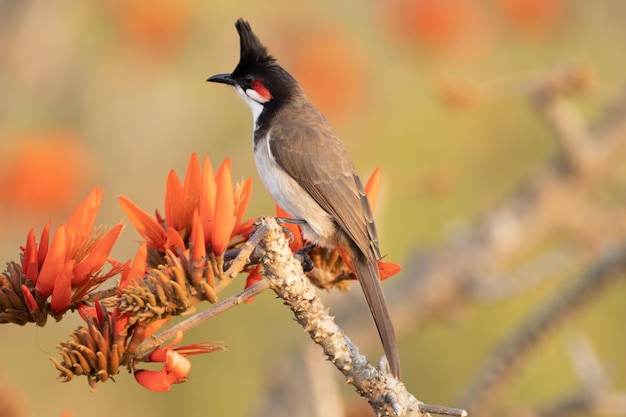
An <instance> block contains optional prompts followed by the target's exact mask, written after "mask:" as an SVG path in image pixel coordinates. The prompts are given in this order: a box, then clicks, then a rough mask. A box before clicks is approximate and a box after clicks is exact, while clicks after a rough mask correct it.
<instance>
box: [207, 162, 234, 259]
mask: <svg viewBox="0 0 626 417" xmlns="http://www.w3.org/2000/svg"><path fill="white" fill-rule="evenodd" d="M215 181H216V184H217V192H216V195H215V216H214V221H213V230H212V236H211V242H212V245H213V252H214V253H215V254H216V255H221V254H222V253H224V251H225V250H226V248H227V247H228V242H229V241H230V236H231V233H232V231H233V226H234V225H235V217H234V215H235V201H234V191H233V181H232V176H231V173H230V158H228V159H226V160H225V161H224V162H223V163H222V165H221V166H220V167H219V169H218V170H217V174H216V175H215Z"/></svg>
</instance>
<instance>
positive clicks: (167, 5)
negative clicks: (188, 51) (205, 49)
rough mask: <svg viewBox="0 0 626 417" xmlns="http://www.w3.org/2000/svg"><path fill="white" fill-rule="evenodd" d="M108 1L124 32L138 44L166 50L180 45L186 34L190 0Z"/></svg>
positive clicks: (157, 49) (148, 47) (153, 49)
mask: <svg viewBox="0 0 626 417" xmlns="http://www.w3.org/2000/svg"><path fill="white" fill-rule="evenodd" d="M109 4H110V5H111V7H110V10H111V13H112V14H113V17H114V18H115V19H116V20H117V22H118V24H119V27H120V29H121V31H122V33H123V35H124V36H125V37H126V38H127V39H128V40H130V41H131V42H132V43H133V44H135V45H137V46H139V47H142V48H146V49H150V50H152V51H156V52H163V51H165V50H168V49H169V48H172V47H176V46H178V45H179V44H180V43H181V41H182V40H183V39H184V37H185V35H186V33H187V28H188V26H189V25H188V24H189V16H190V14H191V10H190V8H191V4H190V2H189V1H188V0H159V1H153V0H132V1H128V0H111V1H109Z"/></svg>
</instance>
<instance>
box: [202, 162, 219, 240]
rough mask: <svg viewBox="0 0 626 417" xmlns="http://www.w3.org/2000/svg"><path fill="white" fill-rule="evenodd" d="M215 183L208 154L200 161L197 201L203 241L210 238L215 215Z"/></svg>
mask: <svg viewBox="0 0 626 417" xmlns="http://www.w3.org/2000/svg"><path fill="white" fill-rule="evenodd" d="M216 192H217V184H216V183H215V175H214V174H213V166H212V165H211V160H210V159H209V157H208V156H205V157H204V161H203V162H202V190H201V193H200V201H199V202H198V214H200V217H201V218H202V220H204V241H205V242H209V241H210V240H211V230H212V226H213V223H212V222H213V216H214V215H215V194H216Z"/></svg>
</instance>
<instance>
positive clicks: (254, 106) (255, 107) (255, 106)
mask: <svg viewBox="0 0 626 417" xmlns="http://www.w3.org/2000/svg"><path fill="white" fill-rule="evenodd" d="M235 91H236V92H237V95H238V96H239V97H241V99H242V100H243V101H244V103H246V104H247V105H248V107H250V110H251V111H252V117H253V119H254V125H255V126H256V120H257V118H258V117H259V115H260V114H261V112H262V111H263V104H261V103H260V102H258V101H256V100H254V99H253V98H252V97H250V96H249V95H248V93H247V92H248V91H251V90H249V89H248V90H246V91H243V88H241V87H240V86H238V85H237V86H235ZM252 91H254V90H252Z"/></svg>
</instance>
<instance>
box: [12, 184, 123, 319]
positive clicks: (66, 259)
mask: <svg viewBox="0 0 626 417" xmlns="http://www.w3.org/2000/svg"><path fill="white" fill-rule="evenodd" d="M102 193H103V192H102V191H101V190H99V189H98V188H97V187H96V188H94V189H93V190H92V191H91V193H90V194H89V196H88V197H87V198H86V199H85V200H84V201H83V202H82V203H81V204H79V206H78V207H77V208H76V209H75V210H74V212H73V213H72V215H71V216H70V218H69V220H68V221H67V223H66V224H63V225H61V226H59V227H58V228H57V229H56V231H55V232H54V234H53V236H52V239H51V240H50V237H49V236H50V223H48V224H47V225H46V226H45V227H44V229H43V232H42V233H41V239H40V243H39V245H37V242H36V240H35V234H34V230H33V229H31V230H30V231H29V232H28V235H27V237H26V245H25V246H24V247H22V253H23V257H22V259H23V260H22V265H21V268H20V269H21V270H19V271H16V270H15V269H13V270H7V271H6V272H5V273H4V274H3V275H4V276H5V277H6V278H8V281H10V282H11V287H12V288H11V289H8V288H7V291H10V292H12V293H15V291H16V289H17V288H19V293H18V294H16V295H17V296H18V297H20V298H21V299H22V302H23V303H24V305H25V307H26V308H27V313H28V314H29V315H30V318H29V319H27V320H26V321H35V322H37V324H39V325H41V326H43V325H44V324H45V316H46V315H47V313H48V310H49V311H50V312H51V313H52V314H53V315H54V316H55V317H56V318H57V319H59V318H60V316H61V315H62V314H63V313H64V312H65V311H67V310H68V309H69V308H71V307H72V306H74V305H75V303H76V302H77V301H78V300H81V299H82V298H83V297H84V296H85V295H87V294H88V293H89V292H91V291H92V290H93V289H95V288H97V287H98V286H99V285H100V284H102V283H103V282H104V281H106V280H107V279H109V278H110V277H112V276H114V275H116V274H118V273H119V272H120V271H121V268H122V265H121V264H120V263H119V262H117V261H115V260H112V259H109V252H110V251H111V249H112V247H113V244H114V243H115V241H116V240H117V238H118V237H119V235H120V233H121V231H122V228H123V226H122V224H121V223H119V224H117V225H115V226H114V227H113V228H111V229H110V230H109V231H108V232H106V233H105V232H104V231H103V230H102V229H96V230H95V231H94V229H93V224H94V221H95V217H96V215H97V213H98V209H99V208H100V203H101V201H102ZM107 261H108V262H109V263H110V264H111V267H110V269H109V271H107V272H103V271H102V269H103V267H104V264H105V263H106V262H107ZM48 298H50V300H49V302H48V301H47V300H48ZM16 302H17V301H16ZM0 304H2V303H0ZM14 304H15V303H14ZM0 307H1V308H0V310H4V309H5V308H4V307H3V306H0ZM22 317H24V316H22ZM9 321H12V320H9ZM22 324H23V323H22Z"/></svg>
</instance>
